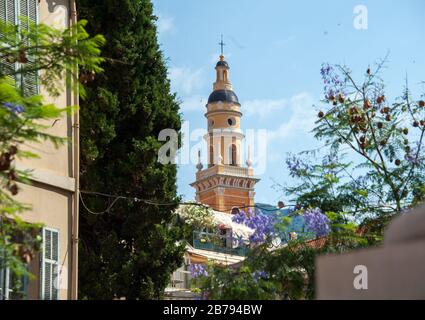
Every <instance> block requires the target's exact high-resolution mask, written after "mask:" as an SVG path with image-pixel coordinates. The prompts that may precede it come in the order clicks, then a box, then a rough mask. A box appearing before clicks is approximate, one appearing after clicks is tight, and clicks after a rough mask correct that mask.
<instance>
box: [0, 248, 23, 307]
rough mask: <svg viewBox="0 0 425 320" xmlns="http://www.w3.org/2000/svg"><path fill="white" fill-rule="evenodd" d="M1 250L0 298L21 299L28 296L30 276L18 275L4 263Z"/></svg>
mask: <svg viewBox="0 0 425 320" xmlns="http://www.w3.org/2000/svg"><path fill="white" fill-rule="evenodd" d="M3 262H4V259H3V252H1V251H0V300H21V299H25V298H27V297H28V281H29V279H28V276H26V275H25V276H20V277H17V276H16V275H13V274H12V273H11V272H10V269H9V268H8V267H7V266H5V265H4V263H3Z"/></svg>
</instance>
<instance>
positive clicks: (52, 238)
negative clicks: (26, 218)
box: [40, 228, 59, 300]
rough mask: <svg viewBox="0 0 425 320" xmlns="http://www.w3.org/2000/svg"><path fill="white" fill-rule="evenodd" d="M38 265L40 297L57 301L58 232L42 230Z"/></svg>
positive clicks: (47, 229)
mask: <svg viewBox="0 0 425 320" xmlns="http://www.w3.org/2000/svg"><path fill="white" fill-rule="evenodd" d="M40 256H41V263H40V281H41V284H40V289H41V293H40V297H41V299H42V300H58V298H59V297H58V293H59V232H58V231H56V230H53V229H49V228H43V246H42V252H41V255H40Z"/></svg>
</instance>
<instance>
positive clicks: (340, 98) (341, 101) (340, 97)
mask: <svg viewBox="0 0 425 320" xmlns="http://www.w3.org/2000/svg"><path fill="white" fill-rule="evenodd" d="M338 101H339V103H344V101H345V97H344V95H343V94H340V95H339V97H338Z"/></svg>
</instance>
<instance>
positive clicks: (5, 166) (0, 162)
mask: <svg viewBox="0 0 425 320" xmlns="http://www.w3.org/2000/svg"><path fill="white" fill-rule="evenodd" d="M9 168H10V154H9V153H7V152H6V153H3V154H2V155H0V171H6V170H9Z"/></svg>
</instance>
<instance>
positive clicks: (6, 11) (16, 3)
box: [0, 0, 39, 96]
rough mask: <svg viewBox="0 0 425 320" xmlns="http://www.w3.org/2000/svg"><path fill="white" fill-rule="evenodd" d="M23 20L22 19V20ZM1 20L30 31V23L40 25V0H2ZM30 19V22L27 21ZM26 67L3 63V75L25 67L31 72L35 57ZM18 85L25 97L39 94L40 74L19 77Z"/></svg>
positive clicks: (0, 4)
mask: <svg viewBox="0 0 425 320" xmlns="http://www.w3.org/2000/svg"><path fill="white" fill-rule="evenodd" d="M21 17H22V18H23V19H20V18H21ZM0 19H2V20H4V21H7V22H9V23H13V24H18V25H19V27H20V28H25V29H27V30H28V28H29V26H28V21H32V22H34V23H38V0H0ZM26 19H28V20H26ZM27 59H28V62H27V63H25V65H20V64H19V63H9V62H7V61H6V60H3V61H1V68H2V73H3V74H11V73H13V72H14V71H15V70H17V68H21V67H23V66H24V67H25V68H27V69H29V70H31V69H33V67H34V59H33V57H27ZM15 80H16V82H17V85H18V86H19V87H21V89H22V92H23V94H24V96H32V95H35V94H38V93H39V85H38V74H37V72H35V71H29V72H26V73H25V76H23V75H18V76H17V77H16V78H15Z"/></svg>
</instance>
